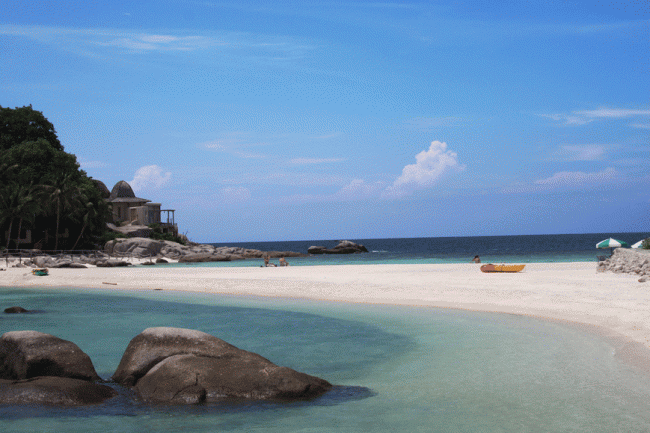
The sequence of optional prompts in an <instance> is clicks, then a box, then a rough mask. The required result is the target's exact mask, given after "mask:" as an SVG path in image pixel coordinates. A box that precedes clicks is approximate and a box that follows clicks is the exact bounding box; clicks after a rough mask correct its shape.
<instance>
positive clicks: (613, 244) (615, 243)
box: [596, 238, 629, 254]
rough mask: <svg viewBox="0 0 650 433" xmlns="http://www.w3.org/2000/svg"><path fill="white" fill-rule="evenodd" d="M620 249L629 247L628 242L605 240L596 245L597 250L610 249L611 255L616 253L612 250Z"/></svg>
mask: <svg viewBox="0 0 650 433" xmlns="http://www.w3.org/2000/svg"><path fill="white" fill-rule="evenodd" d="M619 247H629V245H628V244H627V242H624V241H619V240H617V239H614V238H609V239H605V240H604V241H600V242H598V243H597V244H596V248H609V249H610V254H612V253H613V252H614V250H613V249H612V248H619Z"/></svg>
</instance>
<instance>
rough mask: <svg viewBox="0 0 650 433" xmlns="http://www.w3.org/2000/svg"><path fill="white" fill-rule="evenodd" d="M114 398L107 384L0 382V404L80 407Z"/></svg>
mask: <svg viewBox="0 0 650 433" xmlns="http://www.w3.org/2000/svg"><path fill="white" fill-rule="evenodd" d="M116 395H117V391H115V390H114V389H113V388H111V387H108V386H106V385H100V384H97V383H92V382H88V381H86V380H80V379H70V378H67V377H54V376H45V377H35V378H32V379H24V380H5V379H0V404H15V405H22V404H24V405H34V404H45V405H56V406H81V405H90V404H98V403H101V402H103V401H104V400H107V399H109V398H111V397H114V396H116Z"/></svg>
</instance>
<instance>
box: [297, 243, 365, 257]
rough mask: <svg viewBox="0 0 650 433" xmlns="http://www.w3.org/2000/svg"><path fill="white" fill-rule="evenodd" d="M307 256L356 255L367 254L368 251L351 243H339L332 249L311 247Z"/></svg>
mask: <svg viewBox="0 0 650 433" xmlns="http://www.w3.org/2000/svg"><path fill="white" fill-rule="evenodd" d="M307 252H308V253H309V254H356V253H367V252H368V250H367V249H366V247H364V246H363V245H359V244H355V243H354V242H351V241H341V242H339V244H338V245H337V246H335V247H334V248H325V247H320V246H312V247H309V249H308V250H307Z"/></svg>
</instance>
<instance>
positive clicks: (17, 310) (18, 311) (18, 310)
mask: <svg viewBox="0 0 650 433" xmlns="http://www.w3.org/2000/svg"><path fill="white" fill-rule="evenodd" d="M5 313H7V314H21V313H29V310H26V309H24V308H23V307H9V308H5Z"/></svg>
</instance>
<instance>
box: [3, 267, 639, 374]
mask: <svg viewBox="0 0 650 433" xmlns="http://www.w3.org/2000/svg"><path fill="white" fill-rule="evenodd" d="M260 263H261V262H260ZM3 264H4V263H3ZM479 267H480V265H478V264H473V263H472V264H469V263H468V264H399V265H395V264H382V265H380V264H373V265H326V266H289V267H283V268H280V267H278V268H265V267H219V266H215V267H187V266H178V267H163V266H135V267H126V268H95V267H91V268H87V269H65V268H62V269H50V271H49V275H48V276H45V277H39V276H35V275H32V273H31V269H30V268H7V269H6V270H5V271H2V272H0V287H23V288H29V287H34V288H48V287H52V288H88V289H92V288H96V289H108V290H172V291H188V292H203V293H214V294H228V295H238V296H256V297H274V298H294V299H296V298H297V299H306V300H322V301H335V302H353V303H366V304H387V305H404V306H414V307H441V308H457V309H463V310H471V311H482V312H496V313H509V314H518V315H528V316H534V317H538V318H543V319H549V320H556V321H562V322H566V323H567V324H574V325H588V327H593V328H594V329H592V330H591V331H594V332H599V333H601V334H602V335H605V336H607V337H611V338H612V339H616V340H617V341H618V342H619V343H618V345H617V352H620V356H622V357H624V358H628V359H629V360H634V359H635V360H636V361H635V363H638V362H639V359H645V360H647V359H648V355H649V354H650V283H639V282H638V276H635V275H628V274H614V273H610V272H597V271H596V263H594V262H574V263H530V264H527V265H526V268H525V270H524V271H523V272H520V273H512V274H510V273H503V274H499V273H494V274H485V273H482V272H480V270H479ZM5 307H9V305H7V306H5ZM5 307H3V308H5ZM632 358H634V359H632ZM643 363H645V361H644V362H643ZM646 365H647V364H646Z"/></svg>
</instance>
